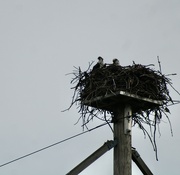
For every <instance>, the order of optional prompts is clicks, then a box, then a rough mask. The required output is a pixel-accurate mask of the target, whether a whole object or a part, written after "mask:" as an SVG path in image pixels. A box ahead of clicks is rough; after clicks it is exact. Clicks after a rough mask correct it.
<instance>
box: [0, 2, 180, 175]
mask: <svg viewBox="0 0 180 175" xmlns="http://www.w3.org/2000/svg"><path fill="white" fill-rule="evenodd" d="M179 31H180V1H179V0H171V1H170V0H136V1H134V0H119V1H118V0H111V1H110V0H109V1H108V0H90V1H89V0H69V1H67V0H51V1H50V0H36V1H35V0H0V81H1V85H0V119H1V122H0V142H1V143H0V164H4V163H6V162H8V161H11V160H13V159H16V158H18V157H21V156H23V155H26V154H28V153H30V152H33V151H36V150H38V149H41V148H43V147H45V146H48V145H50V144H53V143H55V142H58V141H60V140H63V139H66V138H68V137H70V136H73V135H75V134H78V133H81V132H82V128H81V122H80V123H78V124H77V125H74V124H75V123H76V121H77V119H78V118H79V114H78V112H77V109H76V107H73V108H72V109H71V110H70V111H67V112H64V113H62V112H61V111H62V110H63V109H66V108H67V107H68V106H69V105H70V102H71V97H72V94H73V91H72V90H71V89H70V88H71V86H72V85H71V84H70V81H71V78H72V76H71V75H69V76H66V75H65V74H67V73H70V72H72V71H73V70H74V68H73V66H80V67H81V68H82V69H83V70H86V68H87V67H88V63H89V62H91V61H96V59H97V57H98V56H102V57H103V58H104V60H105V62H107V63H111V61H112V59H113V58H115V57H116V58H118V59H119V60H120V63H121V65H123V66H126V65H131V64H132V61H133V60H134V61H135V62H136V63H141V64H151V63H153V64H155V65H156V69H158V62H157V56H159V57H160V61H161V65H162V71H163V73H164V74H169V73H177V76H172V77H170V78H171V79H172V81H173V86H174V87H175V88H176V89H177V90H179V91H180V82H179V78H180V69H179V64H180V61H179V58H180V34H179ZM170 93H171V96H172V97H173V98H174V99H176V100H179V99H180V96H179V95H178V94H177V93H176V92H175V91H174V90H172V89H171V88H170ZM170 110H171V115H170V116H169V117H170V120H171V123H172V126H173V132H174V136H173V137H172V136H171V133H170V127H169V124H168V121H167V120H166V118H165V117H164V118H163V121H162V122H161V125H160V130H161V136H160V135H159V134H157V145H158V157H159V161H156V159H155V153H154V152H153V149H152V146H151V143H150V141H149V139H148V138H144V136H143V134H142V132H141V131H140V130H139V129H138V128H136V127H134V128H133V138H132V145H133V146H134V147H135V148H136V149H137V151H138V152H139V153H140V155H141V157H142V158H143V160H144V161H145V162H146V163H147V165H148V166H149V168H150V169H151V171H152V172H153V173H154V174H155V175H162V174H173V175H179V162H180V152H179V147H180V137H179V133H180V127H179V123H178V122H179V112H180V110H179V105H175V106H172V107H171V108H170ZM99 124H101V122H100V121H98V120H97V121H96V120H95V121H93V122H92V123H91V127H94V126H97V125H99ZM112 138H113V134H112V132H111V130H110V129H109V127H108V126H104V127H101V128H99V129H96V130H95V131H92V132H89V133H86V134H84V135H82V136H79V137H76V138H74V139H72V140H69V141H67V142H64V143H62V144H59V145H57V146H54V147H52V148H49V149H47V150H44V151H42V152H39V153H38V154H34V155H32V156H30V157H27V158H24V159H22V160H19V161H16V162H14V163H12V164H9V165H6V166H3V167H1V168H0V174H3V175H10V174H11V175H24V174H26V175H49V174H54V175H57V174H58V175H64V174H66V173H67V172H69V171H70V170H71V169H72V168H73V167H74V166H76V165H77V164H78V163H79V162H81V161H82V160H83V159H85V158H86V157H87V156H88V155H90V154H91V153H92V152H94V151H95V150H96V149H98V148H99V147H100V146H102V145H103V143H104V142H106V141H107V140H110V139H112ZM112 155H113V151H112V150H111V151H109V152H108V153H106V154H105V155H104V156H103V157H101V158H100V159H98V160H97V161H96V162H95V163H94V164H92V165H91V166H90V167H88V168H87V169H86V170H84V171H83V172H82V173H81V175H92V174H98V175H112V174H113V156H112ZM132 174H133V175H139V174H141V173H140V172H139V170H138V168H137V167H136V165H134V164H133V173H132Z"/></svg>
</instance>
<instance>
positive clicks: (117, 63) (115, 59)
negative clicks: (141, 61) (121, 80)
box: [113, 58, 120, 66]
mask: <svg viewBox="0 0 180 175" xmlns="http://www.w3.org/2000/svg"><path fill="white" fill-rule="evenodd" d="M113 65H114V66H119V65H120V64H119V60H118V59H117V58H114V59H113Z"/></svg>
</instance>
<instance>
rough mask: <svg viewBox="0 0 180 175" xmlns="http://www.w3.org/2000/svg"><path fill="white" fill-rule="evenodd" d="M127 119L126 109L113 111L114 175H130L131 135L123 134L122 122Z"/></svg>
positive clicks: (120, 108)
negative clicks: (115, 143)
mask: <svg viewBox="0 0 180 175" xmlns="http://www.w3.org/2000/svg"><path fill="white" fill-rule="evenodd" d="M125 117H127V108H126V107H125V106H118V107H117V108H116V109H115V110H114V139H115V140H117V145H116V146H115V147H114V175H131V172H132V170H131V169H132V168H131V158H132V153H131V134H130V133H125V128H124V127H125V125H124V123H125V122H124V120H125Z"/></svg>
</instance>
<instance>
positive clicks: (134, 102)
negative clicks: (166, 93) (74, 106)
mask: <svg viewBox="0 0 180 175" xmlns="http://www.w3.org/2000/svg"><path fill="white" fill-rule="evenodd" d="M82 104H83V105H87V106H91V107H95V108H100V109H102V110H107V111H110V112H113V110H114V108H116V107H117V106H121V105H124V104H129V105H131V107H132V110H133V113H136V112H139V111H145V110H148V109H153V108H156V107H158V106H161V105H163V102H162V101H160V100H153V99H150V98H145V97H141V96H139V95H135V94H131V93H129V92H125V91H117V92H115V93H112V94H108V95H105V96H99V97H95V98H93V99H91V100H84V101H82Z"/></svg>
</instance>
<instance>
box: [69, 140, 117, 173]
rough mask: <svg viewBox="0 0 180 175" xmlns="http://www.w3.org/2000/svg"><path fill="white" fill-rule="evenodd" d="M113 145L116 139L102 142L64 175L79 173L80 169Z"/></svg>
mask: <svg viewBox="0 0 180 175" xmlns="http://www.w3.org/2000/svg"><path fill="white" fill-rule="evenodd" d="M115 145H116V141H107V142H106V143H104V145H103V146H101V147H100V148H99V149H98V150H96V151H95V152H94V153H93V154H91V155H90V156H89V157H87V158H86V159H85V160H84V161H82V162H81V163H80V164H79V165H77V166H76V167H75V168H73V169H72V170H71V171H70V172H69V173H67V174H66V175H77V174H79V173H80V172H81V171H83V170H84V169H85V168H87V167H88V166H89V165H90V164H91V163H93V162H94V161H96V160H97V159H98V158H99V157H101V156H102V155H103V154H105V153H106V152H107V151H109V150H110V149H111V148H113V147H114V146H115Z"/></svg>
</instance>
